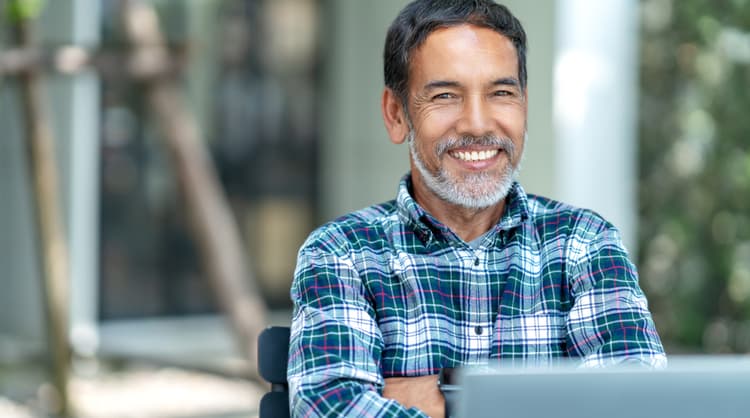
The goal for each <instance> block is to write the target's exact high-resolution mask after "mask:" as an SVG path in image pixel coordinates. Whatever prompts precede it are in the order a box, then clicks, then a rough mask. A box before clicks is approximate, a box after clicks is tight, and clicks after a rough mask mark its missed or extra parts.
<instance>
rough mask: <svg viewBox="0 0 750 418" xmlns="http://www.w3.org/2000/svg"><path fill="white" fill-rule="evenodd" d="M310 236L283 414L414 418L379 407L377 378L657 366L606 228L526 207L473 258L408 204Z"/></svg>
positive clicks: (618, 248) (402, 201)
mask: <svg viewBox="0 0 750 418" xmlns="http://www.w3.org/2000/svg"><path fill="white" fill-rule="evenodd" d="M410 188H411V179H410V177H409V176H408V175H407V176H406V177H405V178H404V179H403V180H402V181H401V184H400V186H399V192H398V197H397V199H396V200H395V201H391V202H387V203H384V204H381V205H377V206H372V207H370V208H367V209H364V210H361V211H359V212H355V213H353V214H350V215H347V216H345V217H343V218H340V219H338V220H336V221H333V222H331V223H329V224H326V225H324V226H323V227H321V228H320V229H318V230H317V231H315V232H314V233H313V234H312V235H310V237H309V238H308V240H307V241H306V242H305V244H304V245H303V246H302V248H301V249H300V252H299V257H298V262H297V269H296V272H295V278H294V283H293V285H292V291H291V295H292V299H293V301H294V304H295V312H294V318H293V322H292V335H291V346H290V351H289V369H288V377H289V382H290V390H291V401H290V402H291V407H292V413H293V415H294V416H376V417H385V416H388V417H392V416H424V415H423V414H422V412H421V411H419V410H417V409H414V408H412V409H408V410H407V409H405V408H403V407H401V406H400V405H399V404H397V403H395V402H393V401H390V400H387V399H384V398H382V397H381V396H380V393H382V388H383V384H384V381H383V379H384V378H387V377H393V376H420V375H428V374H436V373H438V371H439V370H440V369H441V368H443V367H455V366H459V365H466V364H477V363H482V362H486V361H487V359H490V358H502V359H506V360H507V361H508V362H510V363H514V364H516V365H528V366H544V365H550V364H553V363H555V362H556V361H559V359H560V358H564V357H577V358H580V359H581V362H582V364H583V365H585V366H604V365H607V364H612V363H617V362H621V361H636V362H640V363H644V364H646V365H649V366H661V365H663V364H664V363H665V361H666V357H665V355H664V350H663V348H662V345H661V342H660V340H659V336H658V335H657V333H656V329H655V327H654V323H653V321H652V319H651V315H650V314H649V311H648V308H647V304H646V299H645V296H644V294H643V292H642V291H641V289H640V287H639V286H638V276H637V273H636V270H635V267H634V266H633V264H632V263H631V262H630V261H629V260H628V255H627V253H626V251H625V249H624V248H623V246H622V244H621V240H620V237H619V234H618V232H617V230H616V229H615V228H614V227H613V226H612V225H611V224H609V223H607V222H606V221H605V220H603V219H602V218H601V217H599V216H598V215H596V214H595V213H593V212H590V211H586V210H582V209H576V208H573V207H570V206H566V205H563V204H561V203H558V202H554V201H551V200H548V199H545V198H541V197H536V196H531V195H530V196H527V195H526V194H525V192H524V191H523V189H522V188H521V186H520V185H518V184H515V185H514V186H513V188H512V190H511V192H510V194H509V197H508V200H507V201H508V204H507V206H506V210H505V213H504V215H503V217H502V219H501V220H500V221H499V222H498V224H497V225H496V226H495V227H494V228H493V230H492V231H490V233H488V234H486V235H485V236H484V238H483V239H482V241H481V243H480V245H479V246H478V248H476V249H474V248H472V247H471V246H469V245H468V244H467V243H465V242H463V241H462V240H461V239H460V238H459V237H458V236H456V235H455V234H454V233H453V232H452V231H450V230H449V229H448V228H447V227H446V226H444V225H443V224H441V223H440V222H439V221H437V220H436V219H434V218H433V217H431V216H430V215H429V214H428V213H426V212H425V211H424V210H423V209H422V208H420V207H419V205H418V204H417V203H416V202H415V201H414V200H413V199H412V197H411V195H410V193H409V190H410Z"/></svg>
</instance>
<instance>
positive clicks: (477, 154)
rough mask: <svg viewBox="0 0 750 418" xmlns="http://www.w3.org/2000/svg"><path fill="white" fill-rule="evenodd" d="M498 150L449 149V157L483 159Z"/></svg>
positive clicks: (496, 152)
mask: <svg viewBox="0 0 750 418" xmlns="http://www.w3.org/2000/svg"><path fill="white" fill-rule="evenodd" d="M499 152H500V150H497V149H490V150H483V151H451V152H450V155H451V157H454V158H457V159H459V160H462V161H470V162H474V161H484V160H489V159H491V158H493V157H494V156H496V155H497V154H498V153H499Z"/></svg>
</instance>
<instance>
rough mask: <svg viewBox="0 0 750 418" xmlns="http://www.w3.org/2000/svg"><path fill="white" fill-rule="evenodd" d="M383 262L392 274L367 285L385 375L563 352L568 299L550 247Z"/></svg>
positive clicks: (558, 258)
mask: <svg viewBox="0 0 750 418" xmlns="http://www.w3.org/2000/svg"><path fill="white" fill-rule="evenodd" d="M388 263H389V266H388V271H390V275H389V276H388V277H385V278H381V279H380V280H378V281H374V282H372V283H369V284H368V287H369V289H370V298H371V300H370V303H371V304H372V306H373V309H374V311H375V313H376V320H377V322H378V326H379V328H380V330H381V333H382V338H383V342H384V350H383V354H382V358H381V368H382V370H383V373H384V375H385V376H386V377H387V376H389V375H409V374H425V373H426V372H433V373H436V372H437V371H438V370H439V369H440V368H442V367H453V366H457V365H462V364H472V363H480V362H483V361H486V360H487V359H489V358H506V359H521V360H523V361H525V362H531V363H537V364H543V363H545V362H548V361H550V360H551V359H553V358H555V357H560V356H563V355H564V352H565V318H566V314H567V312H568V311H569V310H570V300H569V299H570V298H569V291H568V286H567V280H566V276H565V263H564V257H563V256H562V254H561V253H560V252H558V251H555V248H554V247H553V248H551V249H549V248H548V249H544V248H536V249H534V248H532V249H529V248H523V247H522V246H520V245H515V246H514V245H508V246H506V247H504V248H499V249H495V250H491V251H487V250H481V249H480V250H474V249H471V248H462V249H450V250H448V251H443V252H440V253H436V254H427V255H424V254H423V255H414V254H409V253H406V252H402V253H396V254H394V256H393V257H391V258H390V259H389V260H388Z"/></svg>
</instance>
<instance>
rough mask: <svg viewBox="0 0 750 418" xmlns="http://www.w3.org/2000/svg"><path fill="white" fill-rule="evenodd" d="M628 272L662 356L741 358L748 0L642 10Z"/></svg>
mask: <svg viewBox="0 0 750 418" xmlns="http://www.w3.org/2000/svg"><path fill="white" fill-rule="evenodd" d="M641 6H642V22H643V25H642V29H641V30H642V41H641V42H642V44H641V99H640V128H639V129H640V135H639V137H640V144H639V153H640V155H639V161H640V163H641V166H640V173H639V177H640V179H639V180H640V182H639V184H640V186H639V200H640V208H639V211H640V213H639V215H640V225H641V228H640V231H641V232H640V236H639V244H640V245H639V248H640V254H639V265H640V270H641V276H642V283H643V286H644V289H645V290H646V292H647V294H648V295H649V299H650V301H651V308H652V311H653V312H654V317H655V320H656V322H657V327H658V328H659V331H660V334H661V335H662V338H663V339H664V342H665V344H666V346H667V348H668V350H671V351H673V352H675V351H688V352H749V351H750V117H748V116H747V112H748V109H750V1H747V0H679V1H677V0H644V1H642V2H641Z"/></svg>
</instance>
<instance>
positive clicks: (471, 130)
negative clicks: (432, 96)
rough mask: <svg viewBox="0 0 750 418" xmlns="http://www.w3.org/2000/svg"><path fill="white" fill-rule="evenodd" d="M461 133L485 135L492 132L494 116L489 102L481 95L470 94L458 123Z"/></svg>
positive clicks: (458, 131)
mask: <svg viewBox="0 0 750 418" xmlns="http://www.w3.org/2000/svg"><path fill="white" fill-rule="evenodd" d="M456 131H457V133H458V134H460V135H470V136H475V137H479V136H483V135H487V134H490V133H492V116H491V114H490V109H489V104H488V103H487V101H486V100H485V99H484V98H483V97H481V95H473V96H468V97H467V99H466V101H465V102H464V104H463V108H462V109H461V117H460V119H459V121H458V123H457V124H456Z"/></svg>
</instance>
